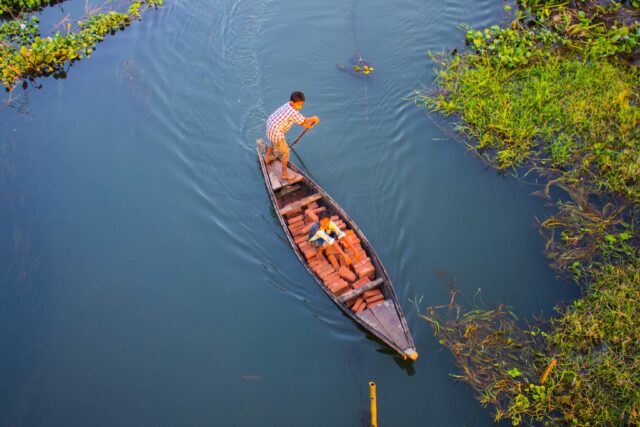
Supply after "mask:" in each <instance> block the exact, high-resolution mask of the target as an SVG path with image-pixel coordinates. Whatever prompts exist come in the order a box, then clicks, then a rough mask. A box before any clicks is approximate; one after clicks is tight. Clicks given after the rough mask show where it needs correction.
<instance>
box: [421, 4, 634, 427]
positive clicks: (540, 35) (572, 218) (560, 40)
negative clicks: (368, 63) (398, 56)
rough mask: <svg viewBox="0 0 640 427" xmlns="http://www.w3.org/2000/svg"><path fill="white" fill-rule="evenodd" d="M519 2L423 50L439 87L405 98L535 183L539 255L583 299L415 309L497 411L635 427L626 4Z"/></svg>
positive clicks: (532, 419)
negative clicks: (530, 309) (553, 305)
mask: <svg viewBox="0 0 640 427" xmlns="http://www.w3.org/2000/svg"><path fill="white" fill-rule="evenodd" d="M521 5H522V8H521V9H519V10H517V11H516V12H515V14H514V20H513V22H511V23H509V24H508V25H505V26H504V27H499V26H493V27H491V28H488V29H484V30H482V31H477V30H474V29H470V28H466V40H467V45H468V46H469V50H468V51H467V52H465V53H462V54H458V55H455V56H453V57H450V58H444V56H441V57H434V59H435V60H436V63H437V65H438V69H437V87H438V90H437V91H435V92H429V93H425V92H419V93H417V94H416V96H415V101H416V102H417V103H418V104H419V105H424V106H426V107H427V108H429V109H430V110H432V111H439V112H441V113H442V114H444V115H445V116H453V117H456V118H457V119H458V120H457V123H456V129H457V130H458V131H459V132H461V133H462V134H464V135H465V136H466V137H467V138H466V140H467V142H466V143H467V145H468V147H469V149H470V150H471V151H473V152H474V153H476V154H477V155H478V156H480V157H481V158H482V159H484V161H486V162H487V163H488V164H490V165H491V166H493V167H495V168H496V169H497V170H499V171H501V172H504V173H511V174H514V175H529V176H530V175H533V174H535V175H536V176H538V179H540V178H542V179H543V180H544V181H545V182H546V185H545V186H544V188H543V189H542V190H541V191H539V192H538V194H539V195H541V196H543V197H545V198H546V199H548V200H549V201H551V202H552V203H554V204H555V206H556V208H557V209H556V212H555V213H554V214H553V215H552V216H551V217H549V218H547V219H545V220H544V221H542V222H541V223H540V229H541V232H542V234H543V236H544V237H545V239H546V246H545V252H546V255H547V256H548V257H549V258H550V260H551V265H552V267H553V268H554V269H555V270H556V271H558V272H559V273H560V274H561V275H565V276H566V277H570V278H572V279H573V280H574V281H575V282H576V283H578V284H579V285H580V286H581V288H582V289H583V290H584V293H583V297H582V298H581V299H579V300H577V301H575V302H573V303H572V304H571V305H569V306H568V307H562V308H560V307H558V308H557V317H556V318H554V319H552V320H549V321H546V322H542V323H540V324H537V325H536V326H531V325H526V324H523V323H522V322H518V321H517V319H516V317H515V315H514V314H513V313H512V312H511V311H510V309H508V308H507V307H503V306H500V307H498V308H497V309H495V310H486V309H477V308H473V307H472V308H473V310H472V311H469V312H468V313H467V314H464V315H459V313H460V312H461V311H460V310H461V309H460V307H458V306H457V305H456V304H455V299H452V301H453V302H452V304H450V305H449V306H444V307H432V308H430V309H428V310H427V311H426V312H425V313H424V314H423V316H424V318H425V319H426V320H428V321H429V322H430V323H431V324H432V326H433V327H434V330H435V332H436V335H437V336H438V337H439V339H440V342H441V344H443V345H444V346H445V347H447V348H448V349H449V350H450V351H451V352H452V354H453V355H454V357H455V359H456V361H457V363H458V365H459V366H460V367H461V373H460V374H459V375H456V378H458V379H461V380H464V381H466V382H468V383H469V384H471V385H472V386H473V388H474V389H475V391H476V393H477V396H478V398H479V400H480V401H481V402H482V403H483V404H484V405H492V406H493V408H494V409H495V416H496V419H497V420H500V419H510V420H511V422H512V423H513V424H514V425H519V424H521V423H544V424H548V425H589V426H605V425H638V424H640V379H639V377H638V376H637V372H638V371H639V369H640V320H639V319H640V304H639V303H640V250H639V248H640V235H639V233H638V227H639V225H640V216H639V213H640V95H639V94H640V71H639V70H638V68H637V67H635V66H633V65H632V64H633V62H634V61H637V55H638V52H639V49H640V44H639V43H640V24H639V22H638V18H637V17H638V9H637V8H638V6H639V5H638V4H637V2H609V3H603V2H597V1H591V0H584V1H575V2H566V1H563V2H559V1H554V0H550V1H549V0H548V1H543V0H538V1H523V2H521ZM554 189H555V191H554ZM552 195H553V196H554V197H555V199H553V198H552Z"/></svg>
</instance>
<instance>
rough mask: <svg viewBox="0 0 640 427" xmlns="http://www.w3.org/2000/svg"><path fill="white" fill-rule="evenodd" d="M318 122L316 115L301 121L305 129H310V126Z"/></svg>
mask: <svg viewBox="0 0 640 427" xmlns="http://www.w3.org/2000/svg"><path fill="white" fill-rule="evenodd" d="M318 123H320V118H319V117H318V116H314V117H308V118H307V119H306V120H305V121H304V123H302V126H304V127H305V128H307V129H311V128H312V127H314V126H315V125H316V124H318Z"/></svg>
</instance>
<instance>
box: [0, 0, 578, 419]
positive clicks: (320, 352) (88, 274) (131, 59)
mask: <svg viewBox="0 0 640 427" xmlns="http://www.w3.org/2000/svg"><path fill="white" fill-rule="evenodd" d="M63 5H64V8H63V7H62V6H56V7H54V8H52V9H50V10H48V11H47V12H45V14H44V16H43V21H44V23H45V24H48V25H53V24H54V23H55V22H57V21H58V20H59V19H61V17H63V16H64V15H65V14H66V13H72V14H76V15H81V14H82V11H83V10H84V8H85V3H84V2H81V1H80V0H72V1H71V2H65V3H63ZM502 6H503V4H502V2H500V1H495V0H481V1H470V0H466V1H465V0H449V1H436V0H395V1H385V2H383V1H377V2H364V1H356V2H354V1H353V0H350V1H344V0H343V1H336V0H328V1H325V2H305V1H303V2H281V1H258V0H243V1H232V0H208V1H205V0H193V1H189V2H187V1H182V0H169V1H168V2H167V4H166V5H165V6H164V7H163V8H161V9H159V10H158V11H152V12H149V13H147V14H146V15H145V16H144V19H143V20H142V22H136V23H134V25H133V26H132V27H130V28H128V29H127V30H126V31H124V32H121V33H118V35H117V36H115V37H112V38H108V39H107V41H106V42H104V43H102V44H100V45H99V47H98V49H97V51H96V53H95V55H94V56H93V57H92V58H91V59H89V60H86V61H82V62H80V63H77V64H76V65H74V66H73V67H72V69H71V70H70V73H69V78H68V79H67V80H57V81H56V80H53V79H45V80H42V82H41V83H42V84H43V87H42V88H41V89H40V90H37V89H30V90H29V91H28V92H27V93H28V96H29V99H28V103H27V104H26V105H24V106H23V112H26V114H23V113H19V112H17V111H16V110H13V109H6V108H4V109H3V110H1V112H0V117H1V120H2V122H1V126H0V144H1V145H0V203H1V210H0V227H1V230H2V233H1V235H0V236H1V240H0V378H1V381H0V425H3V426H44V425H47V426H142V425H148V426H178V425H183V426H196V425H197V426H255V425H260V426H360V425H363V420H364V419H366V413H367V408H368V394H367V393H368V391H367V382H368V381H369V380H374V381H376V382H377V384H378V397H379V424H380V425H381V426H394V427H402V426H406V427H410V426H411V427H413V426H418V425H420V426H489V425H492V421H491V416H490V413H489V412H488V411H487V410H485V409H483V408H481V407H480V405H479V404H478V403H477V402H476V401H475V400H474V399H473V397H472V393H471V391H470V389H469V388H468V387H467V386H466V385H465V384H456V383H455V382H454V381H453V380H452V379H451V378H450V377H449V376H448V374H449V373H450V372H453V371H454V370H455V367H454V365H453V361H452V358H451V356H450V355H449V353H447V352H446V351H442V350H441V348H440V347H439V346H438V344H437V341H436V339H435V338H434V337H433V335H432V332H431V329H430V328H429V327H428V325H426V324H425V323H424V322H423V321H422V320H421V319H420V318H419V316H418V314H417V312H416V310H415V308H414V307H413V306H412V304H411V303H410V302H409V299H413V298H416V297H418V298H420V297H423V299H422V306H423V307H424V306H426V305H432V304H442V303H445V302H446V301H448V295H447V287H446V284H447V283H446V282H447V281H446V280H442V279H440V278H438V277H437V276H436V274H435V272H436V271H446V272H447V274H448V277H450V278H452V279H453V280H455V282H456V285H457V286H458V287H459V288H460V289H461V290H463V291H464V292H465V294H466V295H467V296H468V298H469V299H472V297H473V295H475V294H476V292H477V290H478V289H481V290H482V292H481V295H482V300H483V301H484V302H485V303H486V304H488V305H491V304H494V303H498V302H500V303H506V304H509V305H512V306H513V307H514V308H515V310H516V311H517V312H518V313H519V314H520V315H522V316H525V317H526V316H532V315H539V314H543V315H546V316H549V315H551V314H552V307H553V306H554V304H555V303H556V302H558V301H559V300H562V299H567V298H570V297H571V296H572V295H574V292H575V291H574V290H572V289H571V288H570V287H568V286H566V285H563V284H561V283H558V282H557V281H556V280H555V278H554V275H553V273H552V272H551V271H550V270H549V268H548V267H547V261H546V260H545V259H544V257H543V256H542V255H541V249H542V241H541V239H540V237H539V236H538V234H537V231H536V229H535V227H534V224H535V217H536V216H538V217H543V216H544V215H547V214H548V212H547V211H546V208H544V206H543V203H542V202H541V201H540V200H539V199H536V198H534V197H532V196H530V193H531V192H532V191H535V190H537V188H533V187H531V186H526V185H523V184H521V183H519V182H517V181H515V180H513V179H503V178H501V177H499V176H496V174H495V173H494V172H493V171H487V170H485V168H484V166H483V165H482V164H481V163H480V162H479V161H477V160H476V159H474V158H472V157H471V156H469V155H467V154H465V150H464V147H463V146H461V145H460V144H457V143H455V142H452V134H451V133H450V132H446V125H444V123H443V122H442V120H441V119H440V118H439V116H438V115H432V116H429V115H428V114H426V113H425V112H424V111H422V110H419V109H417V108H415V107H414V106H413V105H412V104H411V103H410V102H407V101H406V100H405V99H404V98H405V97H407V96H408V95H409V94H410V93H411V92H412V91H413V90H415V89H417V88H420V87H421V86H427V87H429V86H431V85H432V81H433V77H434V74H433V71H432V70H431V66H432V64H431V63H430V61H429V60H428V58H427V54H426V53H427V51H428V50H429V49H431V50H440V49H442V48H452V47H454V46H460V45H461V44H462V43H463V40H462V33H461V32H460V31H459V29H458V28H457V26H458V24H459V23H462V22H466V23H469V24H471V25H474V26H482V25H488V24H493V23H496V22H498V21H499V20H500V19H501V15H502V12H501V10H502ZM43 26H45V25H44V24H43ZM45 28H46V26H45ZM357 53H361V54H362V55H363V56H364V57H365V59H367V60H368V61H370V62H371V63H372V64H373V65H374V66H375V68H376V72H375V76H374V78H372V79H370V80H368V81H367V82H366V83H365V82H364V81H363V80H359V79H357V78H354V77H352V76H350V75H348V74H345V73H342V72H340V71H338V70H337V69H336V63H348V61H350V59H351V58H352V57H353V55H354V54H357ZM292 90H302V91H304V92H305V93H306V95H307V103H306V105H305V107H304V109H303V113H307V114H308V115H319V116H320V117H321V119H322V122H321V124H320V126H318V127H317V128H315V129H313V131H311V132H309V133H308V134H307V135H306V136H305V137H304V138H303V139H302V140H301V142H300V143H299V144H298V145H297V147H296V148H297V151H298V153H299V155H300V156H301V158H302V159H303V160H304V163H305V165H306V167H307V168H308V170H309V171H310V172H311V174H312V176H313V177H315V178H316V179H317V180H318V181H319V182H320V183H321V184H322V185H323V186H324V187H325V189H326V190H327V191H329V192H330V193H331V194H332V195H333V196H334V198H335V199H336V200H337V201H338V202H339V203H341V204H342V205H343V207H344V208H345V209H346V210H347V211H348V212H349V213H350V214H351V216H352V217H353V218H354V219H355V220H356V221H357V222H358V223H359V225H360V226H361V228H362V229H363V230H364V232H365V233H366V234H367V236H368V238H369V239H370V240H371V242H372V243H373V244H374V245H375V247H376V250H377V251H378V253H379V255H380V257H381V258H382V260H383V262H384V263H385V265H386V266H387V269H388V270H389V272H390V274H391V276H392V277H393V279H394V282H395V285H396V288H397V292H398V294H399V297H400V300H401V301H402V303H403V306H404V309H405V313H406V316H407V320H408V323H409V325H410V328H411V329H412V331H413V334H414V337H415V341H416V344H417V347H418V351H419V352H420V354H421V358H420V359H419V360H418V361H417V362H416V363H415V364H414V365H413V366H411V365H409V364H407V363H404V362H402V361H401V360H398V358H397V357H395V356H394V355H393V354H391V353H389V351H387V350H386V349H385V347H384V346H383V345H381V344H380V343H379V342H377V341H375V340H374V339H371V338H370V337H368V336H367V335H366V334H365V333H363V331H361V330H360V329H358V328H357V327H356V325H355V324H354V323H353V322H352V321H350V320H349V319H348V318H346V317H345V316H344V315H342V314H341V312H340V311H339V310H338V309H337V307H335V306H334V305H333V304H332V303H331V302H330V301H329V300H328V299H327V298H326V296H325V295H324V294H323V293H322V292H321V291H320V289H319V288H318V287H317V285H316V284H315V282H314V280H313V279H312V278H311V277H310V276H309V275H308V273H307V272H306V270H305V269H304V268H303V267H302V265H300V263H299V262H298V260H297V258H296V257H295V256H294V254H293V252H292V251H291V249H290V247H289V246H288V244H287V243H286V241H285V239H284V237H283V233H282V230H281V229H280V227H279V225H278V223H277V221H276V220H275V217H274V214H273V212H272V209H271V206H270V204H269V199H268V197H267V193H266V191H265V188H264V184H263V180H262V176H261V173H260V170H259V166H258V163H257V158H256V155H255V140H256V138H258V137H260V136H262V134H263V132H264V123H265V119H266V117H267V116H268V115H269V114H270V112H271V111H272V110H273V109H275V108H276V107H278V106H280V105H281V104H283V103H284V102H285V101H286V100H287V99H288V96H289V93H290V92H291V91H292ZM441 129H445V130H441ZM298 132H299V129H294V130H293V131H292V132H291V133H290V135H291V137H295V136H296V135H297V133H298Z"/></svg>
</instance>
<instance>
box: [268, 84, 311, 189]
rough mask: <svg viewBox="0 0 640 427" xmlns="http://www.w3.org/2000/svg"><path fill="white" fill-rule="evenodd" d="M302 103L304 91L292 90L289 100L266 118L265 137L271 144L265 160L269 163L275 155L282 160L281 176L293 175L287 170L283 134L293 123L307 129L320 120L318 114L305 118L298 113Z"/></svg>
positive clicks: (287, 152) (288, 177)
mask: <svg viewBox="0 0 640 427" xmlns="http://www.w3.org/2000/svg"><path fill="white" fill-rule="evenodd" d="M303 105H304V93H302V92H297V91H296V92H293V93H292V94H291V97H290V98H289V102H287V103H286V104H284V105H283V106H282V107H280V108H278V109H277V110H276V111H274V112H273V113H272V114H271V115H270V116H269V119H268V120H267V138H269V141H271V145H270V146H269V147H267V155H266V156H265V161H266V162H267V163H271V162H272V161H274V160H275V159H276V156H277V157H278V158H279V159H280V161H281V162H282V175H281V176H282V178H283V179H291V178H294V176H293V175H291V174H290V173H289V171H288V170H287V164H288V163H289V145H287V141H286V140H285V138H284V134H285V133H286V132H287V131H288V130H289V129H291V126H293V124H294V123H296V124H298V125H300V126H303V127H305V128H307V129H309V128H311V127H313V125H315V124H316V123H319V122H320V119H319V118H318V116H314V117H309V118H306V117H305V116H303V115H302V114H300V109H301V108H302V106H303Z"/></svg>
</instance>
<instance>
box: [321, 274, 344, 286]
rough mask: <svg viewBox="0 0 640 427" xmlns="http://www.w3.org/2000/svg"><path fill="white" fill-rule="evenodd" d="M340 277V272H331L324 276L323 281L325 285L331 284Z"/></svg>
mask: <svg viewBox="0 0 640 427" xmlns="http://www.w3.org/2000/svg"><path fill="white" fill-rule="evenodd" d="M339 278H340V276H338V273H336V272H335V271H334V272H333V273H329V274H327V275H326V276H324V277H323V278H322V281H323V282H324V284H325V285H330V284H331V283H333V282H335V281H337V280H338V279H339Z"/></svg>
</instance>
